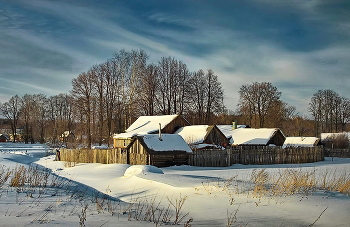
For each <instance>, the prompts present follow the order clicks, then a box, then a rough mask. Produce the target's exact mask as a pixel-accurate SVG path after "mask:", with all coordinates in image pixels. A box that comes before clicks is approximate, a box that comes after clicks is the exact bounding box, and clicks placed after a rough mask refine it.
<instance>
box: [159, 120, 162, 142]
mask: <svg viewBox="0 0 350 227" xmlns="http://www.w3.org/2000/svg"><path fill="white" fill-rule="evenodd" d="M158 135H159V136H158V137H159V140H160V141H162V125H161V124H160V123H159V133H158Z"/></svg>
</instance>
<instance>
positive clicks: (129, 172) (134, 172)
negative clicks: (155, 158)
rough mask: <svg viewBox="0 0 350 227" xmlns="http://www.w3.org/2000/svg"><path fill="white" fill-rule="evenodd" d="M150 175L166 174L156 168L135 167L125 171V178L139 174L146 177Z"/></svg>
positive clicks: (147, 166)
mask: <svg viewBox="0 0 350 227" xmlns="http://www.w3.org/2000/svg"><path fill="white" fill-rule="evenodd" d="M148 173H157V174H164V173H163V171H162V170H161V169H159V168H157V167H155V166H149V165H134V166H130V167H129V168H127V169H126V170H125V174H124V177H130V176H134V175H138V174H143V175H146V174H148Z"/></svg>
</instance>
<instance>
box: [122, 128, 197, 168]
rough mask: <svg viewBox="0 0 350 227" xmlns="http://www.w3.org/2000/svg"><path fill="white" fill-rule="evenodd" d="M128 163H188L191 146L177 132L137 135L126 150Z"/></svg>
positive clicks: (170, 164) (155, 164)
mask: <svg viewBox="0 0 350 227" xmlns="http://www.w3.org/2000/svg"><path fill="white" fill-rule="evenodd" d="M124 152H126V157H127V158H126V159H127V164H130V165H153V166H157V167H167V166H173V165H183V164H187V160H188V154H189V153H192V150H191V148H190V147H189V146H188V145H187V143H186V142H185V141H184V140H183V138H182V137H181V136H180V135H177V134H162V135H157V134H148V135H140V136H136V137H135V139H134V140H132V141H131V143H130V144H129V145H128V146H127V148H126V149H125V150H124Z"/></svg>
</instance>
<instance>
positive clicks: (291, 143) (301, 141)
mask: <svg viewBox="0 0 350 227" xmlns="http://www.w3.org/2000/svg"><path fill="white" fill-rule="evenodd" d="M319 144H320V138H317V137H305V136H299V137H286V140H285V141H284V143H283V146H282V148H290V147H316V146H318V145H319Z"/></svg>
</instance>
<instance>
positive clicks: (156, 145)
mask: <svg viewBox="0 0 350 227" xmlns="http://www.w3.org/2000/svg"><path fill="white" fill-rule="evenodd" d="M140 137H142V139H143V142H144V143H145V144H146V146H147V147H148V148H149V149H151V150H153V151H159V152H160V151H186V152H187V153H192V150H191V148H190V147H189V146H188V144H187V143H186V142H185V140H184V139H183V138H182V137H181V136H180V135H178V134H162V139H161V140H160V139H159V135H158V134H148V135H143V136H140Z"/></svg>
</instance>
